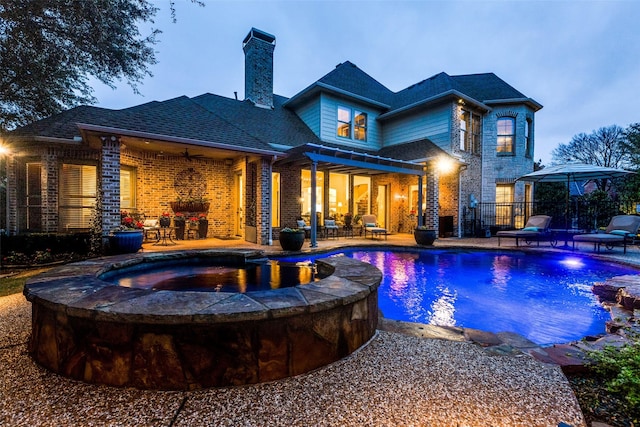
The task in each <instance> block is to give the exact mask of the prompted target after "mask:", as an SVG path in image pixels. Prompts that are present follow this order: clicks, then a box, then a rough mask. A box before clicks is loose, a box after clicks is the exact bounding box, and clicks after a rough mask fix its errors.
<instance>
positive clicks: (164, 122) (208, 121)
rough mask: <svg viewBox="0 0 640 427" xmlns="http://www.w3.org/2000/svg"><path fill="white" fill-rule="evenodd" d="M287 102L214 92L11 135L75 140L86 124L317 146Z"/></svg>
mask: <svg viewBox="0 0 640 427" xmlns="http://www.w3.org/2000/svg"><path fill="white" fill-rule="evenodd" d="M284 100H286V99H285V98H282V97H275V98H274V101H275V104H276V105H275V108H274V109H273V110H270V109H264V108H256V107H255V106H254V105H253V104H252V103H251V102H250V101H237V100H233V99H230V98H224V97H221V96H217V95H211V94H204V95H200V96H198V97H196V98H188V97H186V96H180V97H178V98H173V99H170V100H167V101H163V102H157V101H153V102H148V103H145V104H141V105H138V106H134V107H130V108H125V109H121V110H110V109H106V108H98V107H89V106H81V107H76V108H72V109H70V110H67V111H64V112H62V113H60V114H56V115H54V116H51V117H48V118H46V119H43V120H39V121H37V122H34V123H32V124H29V125H27V126H24V127H22V128H19V129H17V130H15V131H14V132H13V133H12V135H14V136H20V137H53V138H63V139H72V138H73V137H74V136H77V135H79V130H78V125H79V124H82V125H93V126H101V127H108V128H113V129H120V130H123V131H133V132H137V133H143V134H149V135H154V136H164V137H167V138H171V137H175V138H184V139H193V140H197V141H202V142H211V143H215V144H231V145H235V146H237V147H238V148H248V149H257V150H269V151H274V150H277V148H278V146H279V145H283V146H285V147H284V149H287V148H288V147H292V146H296V145H302V144H305V143H308V142H318V139H317V137H316V136H315V135H314V134H313V133H312V132H311V131H310V130H309V128H307V126H305V125H304V123H303V122H302V121H301V120H300V119H299V118H298V117H297V116H296V115H295V114H294V113H293V112H292V111H289V110H286V109H284V108H283V107H282V104H283V102H284Z"/></svg>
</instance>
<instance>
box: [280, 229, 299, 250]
mask: <svg viewBox="0 0 640 427" xmlns="http://www.w3.org/2000/svg"><path fill="white" fill-rule="evenodd" d="M279 240H280V246H282V249H283V250H285V251H299V250H300V248H302V245H303V244H304V230H300V231H288V232H285V233H282V232H281V233H280V237H279Z"/></svg>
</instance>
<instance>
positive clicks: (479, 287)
mask: <svg viewBox="0 0 640 427" xmlns="http://www.w3.org/2000/svg"><path fill="white" fill-rule="evenodd" d="M338 254H343V255H345V256H349V257H352V258H355V259H359V260H361V261H364V262H368V263H370V264H372V265H374V266H376V267H378V268H379V269H380V270H381V271H382V272H383V280H382V283H381V285H380V288H379V291H378V294H379V306H380V310H381V311H382V314H383V315H384V316H385V317H386V318H389V319H395V320H405V321H411V322H420V323H429V324H434V325H440V326H461V327H466V328H474V329H481V330H484V331H491V332H502V331H510V332H516V333H518V334H520V335H523V336H525V337H527V338H528V339H530V340H531V341H533V342H535V343H537V344H540V345H546V344H553V343H563V342H568V341H572V340H578V339H580V338H582V337H584V336H586V335H592V334H599V333H603V332H604V331H605V325H604V323H605V321H606V320H608V319H609V315H608V313H607V312H606V311H605V310H604V309H603V308H602V307H601V305H600V304H599V302H598V300H597V298H596V297H595V295H594V294H593V293H592V292H591V286H592V285H593V283H595V282H600V281H603V280H605V279H606V278H609V277H613V276H618V275H623V274H634V273H637V270H635V269H632V268H629V267H625V266H622V265H617V264H613V263H607V262H603V261H598V260H594V259H590V258H587V257H579V256H576V255H574V254H531V253H520V252H509V253H498V252H489V251H468V250H418V249H416V250H394V249H389V248H385V249H384V250H383V249H380V250H357V249H349V250H342V251H339V252H331V253H329V254H326V253H325V254H318V255H314V258H323V257H327V256H329V255H338ZM314 258H310V257H309V256H306V257H296V258H286V259H287V261H303V260H313V259H314Z"/></svg>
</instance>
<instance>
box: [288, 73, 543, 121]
mask: <svg viewBox="0 0 640 427" xmlns="http://www.w3.org/2000/svg"><path fill="white" fill-rule="evenodd" d="M322 91H325V92H329V93H333V94H335V95H343V96H350V97H352V98H354V99H356V100H358V101H361V102H365V103H370V104H373V105H375V106H377V107H379V108H380V109H381V110H382V111H384V114H385V116H390V115H395V114H397V113H399V112H402V111H406V110H407V109H410V108H413V107H415V106H418V105H423V104H425V103H427V102H432V101H437V100H439V99H443V98H446V97H448V96H451V97H456V98H458V97H461V98H465V99H466V100H467V101H470V102H472V103H476V104H477V105H478V106H479V107H480V108H483V109H486V110H489V109H490V107H488V106H487V105H486V104H496V103H501V102H502V103H514V102H519V103H525V104H528V105H529V106H530V107H531V108H533V109H534V110H539V109H540V108H542V105H540V104H538V103H537V102H536V101H534V100H532V99H531V98H527V97H526V96H525V95H523V94H522V93H521V92H519V91H518V90H516V89H515V88H513V87H512V86H511V85H509V84H508V83H506V82H505V81H504V80H502V79H501V78H499V77H498V76H496V75H495V74H494V73H483V74H467V75H460V76H450V75H448V74H447V73H444V72H442V73H439V74H436V75H434V76H431V77H429V78H428V79H425V80H422V81H421V82H418V83H416V84H413V85H411V86H409V87H408V88H406V89H403V90H401V91H399V92H395V93H394V92H392V91H391V90H390V89H388V88H386V87H385V86H384V85H383V84H382V83H380V82H378V81H377V80H375V79H374V78H373V77H371V76H369V75H368V74H367V73H365V72H364V71H362V70H361V69H360V68H358V67H357V66H356V65H355V64H353V63H352V62H349V61H346V62H343V63H341V64H338V66H336V68H335V69H334V70H333V71H331V72H330V73H328V74H326V75H325V76H324V77H322V78H320V80H318V81H317V82H315V83H313V84H312V85H310V86H308V87H307V88H305V89H304V90H302V91H301V92H299V93H298V94H296V95H295V96H294V97H292V98H291V99H290V100H288V101H287V102H286V103H285V106H291V107H295V106H296V105H297V104H298V103H300V102H303V101H304V100H306V99H309V98H310V97H312V96H314V95H316V94H318V93H319V92H322ZM383 118H384V117H383Z"/></svg>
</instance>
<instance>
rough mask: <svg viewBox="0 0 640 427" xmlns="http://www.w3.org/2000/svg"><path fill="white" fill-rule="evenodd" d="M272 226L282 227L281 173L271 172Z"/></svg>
mask: <svg viewBox="0 0 640 427" xmlns="http://www.w3.org/2000/svg"><path fill="white" fill-rule="evenodd" d="M271 226H272V227H280V173H279V172H272V173H271Z"/></svg>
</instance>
